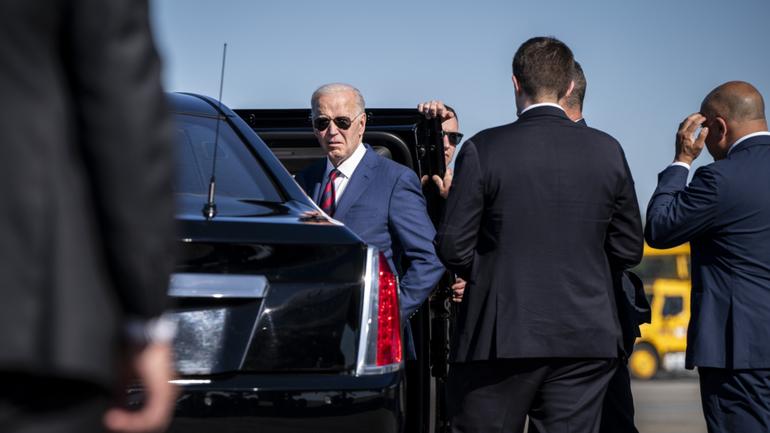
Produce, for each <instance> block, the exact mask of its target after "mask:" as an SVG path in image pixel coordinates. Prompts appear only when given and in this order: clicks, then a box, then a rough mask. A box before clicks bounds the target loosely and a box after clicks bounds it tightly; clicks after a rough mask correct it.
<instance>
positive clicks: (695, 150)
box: [645, 81, 770, 433]
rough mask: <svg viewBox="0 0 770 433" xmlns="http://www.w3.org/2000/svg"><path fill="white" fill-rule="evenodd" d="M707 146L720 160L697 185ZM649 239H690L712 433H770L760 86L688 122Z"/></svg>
mask: <svg viewBox="0 0 770 433" xmlns="http://www.w3.org/2000/svg"><path fill="white" fill-rule="evenodd" d="M698 128H701V130H700V133H698V134H697V135H696V132H697V130H698ZM704 145H705V146H706V148H707V149H708V152H709V153H710V154H711V156H713V157H714V162H713V163H712V164H709V165H706V166H703V167H701V168H699V169H698V170H697V171H696V172H695V174H694V176H693V178H692V181H691V182H690V184H689V185H687V176H688V173H689V170H690V166H691V164H692V162H693V161H694V160H695V158H697V157H698V155H700V153H701V151H702V150H703V146H704ZM645 238H646V239H647V242H648V243H649V244H650V246H652V247H655V248H671V247H674V246H677V245H679V244H682V243H684V242H690V248H691V251H692V294H691V297H692V300H691V306H692V307H691V308H692V315H691V318H690V326H689V328H688V330H687V355H686V360H685V363H686V367H687V368H690V369H692V368H694V367H698V374H699V376H700V385H701V401H702V404H703V413H704V415H705V417H706V424H707V426H708V431H709V433H717V432H725V433H726V432H741V433H753V432H768V431H770V345H768V344H767V341H768V340H770V133H768V131H767V121H766V119H765V105H764V101H763V100H762V95H760V93H759V92H758V91H757V89H755V88H754V86H752V85H751V84H749V83H745V82H741V81H732V82H728V83H725V84H722V85H721V86H719V87H717V88H716V89H714V90H712V91H711V93H709V94H708V95H707V96H706V98H705V99H704V100H703V103H702V104H701V108H700V112H699V113H694V114H691V115H690V116H688V117H687V118H686V119H685V120H684V121H683V122H682V123H681V124H680V125H679V131H678V132H677V136H676V153H675V159H674V163H673V164H671V165H670V166H669V167H668V168H666V169H665V170H663V171H662V172H661V173H660V175H658V187H657V189H656V190H655V193H654V194H653V196H652V199H651V200H650V204H649V206H648V208H647V226H646V228H645Z"/></svg>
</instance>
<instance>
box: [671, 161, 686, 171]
mask: <svg viewBox="0 0 770 433" xmlns="http://www.w3.org/2000/svg"><path fill="white" fill-rule="evenodd" d="M671 165H678V166H680V167H684V168H686V169H687V171H690V164H688V163H686V162H682V161H674V162H672V163H671ZM671 165H669V167H671Z"/></svg>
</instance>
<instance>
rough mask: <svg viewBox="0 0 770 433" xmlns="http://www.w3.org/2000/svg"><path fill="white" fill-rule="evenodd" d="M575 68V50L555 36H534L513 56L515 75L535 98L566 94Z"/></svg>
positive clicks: (529, 94)
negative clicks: (573, 52)
mask: <svg viewBox="0 0 770 433" xmlns="http://www.w3.org/2000/svg"><path fill="white" fill-rule="evenodd" d="M574 68H575V58H574V56H573V55H572V50H570V49H569V47H568V46H567V45H566V44H565V43H564V42H562V41H560V40H558V39H556V38H554V37H545V36H540V37H536V38H532V39H530V40H528V41H526V42H524V43H523V44H521V46H520V47H519V49H518V50H516V54H515V55H514V56H513V75H515V76H516V80H517V81H518V82H519V85H520V86H521V88H522V90H523V91H524V93H526V94H527V95H528V96H530V97H532V98H535V99H539V98H540V97H543V96H546V95H554V96H556V99H561V98H563V97H564V95H566V94H567V90H569V85H570V81H572V71H573V69H574Z"/></svg>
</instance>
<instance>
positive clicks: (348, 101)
mask: <svg viewBox="0 0 770 433" xmlns="http://www.w3.org/2000/svg"><path fill="white" fill-rule="evenodd" d="M310 102H311V107H312V119H313V130H314V132H315V136H316V138H317V139H318V142H319V144H320V146H321V148H322V149H323V150H324V151H325V152H326V158H324V159H321V160H318V161H317V162H315V163H313V164H311V165H310V166H309V167H308V168H306V169H305V170H303V171H301V172H299V173H297V175H296V176H295V179H296V181H297V183H298V184H299V185H300V186H301V187H302V188H303V189H304V190H305V192H306V193H307V194H308V195H309V196H310V197H311V198H312V199H313V200H314V201H315V202H316V203H318V205H319V207H321V209H322V210H323V211H324V212H326V213H327V214H328V215H329V216H331V217H333V218H334V219H336V220H339V221H341V222H343V223H344V224H345V225H346V226H347V227H349V228H350V229H351V230H352V231H353V232H354V233H355V234H357V235H358V236H359V237H360V238H361V239H362V240H363V241H364V242H366V243H367V244H369V245H371V246H374V247H377V248H378V249H379V250H380V252H382V253H383V254H384V255H385V257H386V258H387V260H388V264H389V265H390V267H391V269H394V270H395V271H396V273H397V274H398V276H399V284H400V302H401V313H402V317H404V318H408V317H409V316H411V315H412V314H414V313H415V312H416V311H417V309H418V308H419V307H420V305H422V303H423V302H425V300H426V299H427V298H428V296H429V295H430V293H431V291H432V290H433V288H434V287H435V286H436V284H437V283H438V281H439V280H440V279H441V276H442V275H443V274H444V267H443V266H442V265H441V262H440V261H439V259H438V257H436V251H435V248H434V246H433V238H434V235H435V233H436V231H435V228H434V227H433V223H432V222H431V220H430V218H429V216H428V212H427V208H426V204H425V198H424V197H423V194H422V189H421V188H420V181H419V180H418V179H417V175H416V174H415V173H414V171H412V170H410V169H409V168H407V167H405V166H403V165H401V164H398V163H396V162H394V161H392V160H390V159H387V158H385V157H382V156H380V155H379V154H377V152H375V151H374V150H372V148H371V147H369V146H368V145H366V144H364V143H363V142H362V139H363V135H364V130H365V128H366V112H365V107H364V98H363V96H362V95H361V92H359V91H358V89H356V88H355V87H353V86H351V85H349V84H341V83H332V84H326V85H323V86H321V87H319V88H318V89H317V90H316V91H315V92H313V96H312V97H311V101H310ZM404 322H405V323H406V324H407V327H406V342H405V343H406V351H407V354H408V355H409V356H410V357H414V354H415V351H414V345H413V343H412V339H411V333H410V330H409V329H410V328H409V326H408V322H407V321H406V320H404Z"/></svg>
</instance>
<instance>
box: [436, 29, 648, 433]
mask: <svg viewBox="0 0 770 433" xmlns="http://www.w3.org/2000/svg"><path fill="white" fill-rule="evenodd" d="M573 67H574V59H573V56H572V52H571V50H570V49H569V48H568V47H567V46H566V45H565V44H564V43H562V42H561V41H558V40H556V39H554V38H544V37H539V38H533V39H530V40H528V41H527V42H525V43H524V44H522V46H521V47H519V49H518V51H517V52H516V55H515V56H514V59H513V85H514V88H515V92H516V105H517V107H518V112H519V120H518V121H516V122H514V123H512V124H509V125H504V126H500V127H497V128H492V129H488V130H485V131H482V132H480V133H478V134H476V135H475V136H474V137H473V138H471V139H469V140H467V141H466V142H465V143H464V144H463V147H462V149H461V150H460V152H459V155H458V159H457V162H456V166H455V179H454V181H453V183H452V192H451V193H450V194H449V197H448V200H447V210H446V213H445V215H444V219H443V221H442V224H441V226H440V229H439V233H438V236H437V245H438V253H439V257H440V258H441V259H442V260H443V261H444V263H445V264H446V265H447V267H448V268H449V269H451V270H453V271H455V272H456V273H457V274H459V276H460V277H462V278H464V279H465V280H466V281H467V282H468V283H467V284H468V285H467V287H466V290H465V293H464V295H463V302H462V303H461V304H460V305H461V307H460V314H459V317H458V325H457V330H456V335H455V338H454V340H453V343H454V344H453V347H452V353H451V360H452V362H453V364H452V366H451V368H450V373H449V385H448V387H449V397H450V403H451V404H450V406H451V407H450V413H452V414H453V416H452V429H453V430H454V431H455V432H488V431H501V432H502V431H515V429H517V428H520V427H521V425H523V423H524V418H525V417H526V416H527V415H529V417H530V421H531V422H532V423H535V424H536V426H537V428H538V430H539V431H541V432H544V433H545V432H554V431H570V432H597V431H598V429H599V421H600V416H601V407H602V399H603V397H604V394H605V391H606V388H607V383H608V382H609V380H610V378H611V377H612V374H613V373H614V371H615V367H616V365H617V356H618V350H619V346H620V329H619V324H618V318H617V313H616V311H615V300H614V299H613V289H612V275H611V269H613V268H614V269H626V268H629V267H631V266H633V265H635V264H637V263H638V262H639V260H640V259H641V255H642V245H643V242H642V230H641V221H640V217H639V209H638V205H637V201H636V195H635V192H634V187H633V180H632V179H631V176H630V174H629V171H628V169H627V164H626V161H625V157H624V155H623V152H622V150H621V148H620V145H619V144H618V142H617V141H615V140H614V139H613V138H612V137H610V136H609V135H607V134H604V133H602V132H600V131H597V130H595V129H592V128H588V127H585V126H581V125H578V124H575V122H573V121H572V120H570V119H569V117H567V115H566V113H565V112H564V110H563V109H562V107H560V106H559V105H558V104H557V103H558V101H559V100H560V99H561V98H563V97H564V96H565V95H568V94H569V93H570V92H571V91H572V88H573V83H572V80H571V77H572V72H573Z"/></svg>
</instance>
